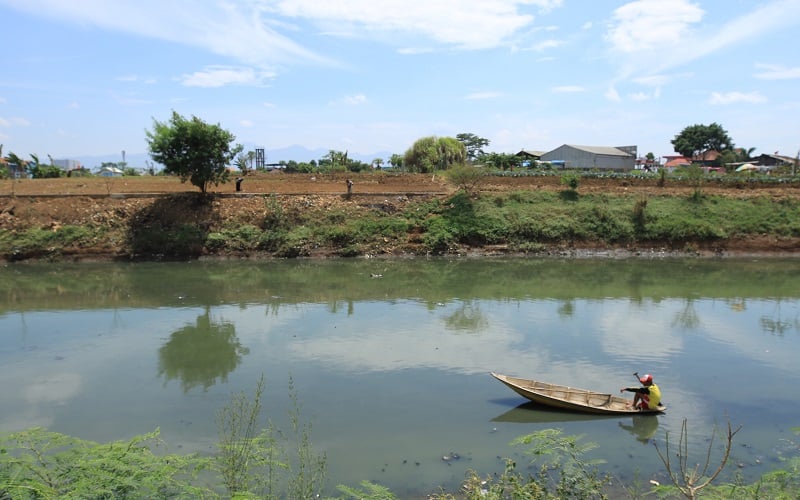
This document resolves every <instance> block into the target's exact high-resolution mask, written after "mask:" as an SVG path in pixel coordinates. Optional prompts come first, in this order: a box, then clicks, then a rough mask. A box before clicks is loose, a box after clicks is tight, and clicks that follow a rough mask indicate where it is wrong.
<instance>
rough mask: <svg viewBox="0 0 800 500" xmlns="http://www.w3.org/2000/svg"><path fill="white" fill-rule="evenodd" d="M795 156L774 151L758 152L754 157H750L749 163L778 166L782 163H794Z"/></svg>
mask: <svg viewBox="0 0 800 500" xmlns="http://www.w3.org/2000/svg"><path fill="white" fill-rule="evenodd" d="M794 162H795V158H792V157H791V156H783V155H779V154H778V152H777V151H776V152H775V154H771V155H770V154H766V153H764V154H760V155H758V156H756V157H755V158H751V159H750V163H754V164H756V165H762V166H765V167H780V166H783V165H794Z"/></svg>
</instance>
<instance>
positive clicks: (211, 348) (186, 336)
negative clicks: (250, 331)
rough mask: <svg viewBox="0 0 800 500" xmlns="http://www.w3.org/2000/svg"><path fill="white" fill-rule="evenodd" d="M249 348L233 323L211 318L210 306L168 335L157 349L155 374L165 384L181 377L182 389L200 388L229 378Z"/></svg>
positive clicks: (186, 390)
mask: <svg viewBox="0 0 800 500" xmlns="http://www.w3.org/2000/svg"><path fill="white" fill-rule="evenodd" d="M249 352H250V350H249V349H248V348H247V347H244V346H242V344H241V343H240V342H239V339H238V338H237V337H236V327H235V326H234V324H233V323H231V322H227V321H212V319H211V312H210V308H209V307H206V308H205V312H204V313H203V314H201V315H200V316H198V317H197V321H196V322H195V324H194V325H186V326H184V327H183V328H181V329H179V330H176V331H175V332H173V333H172V334H171V335H170V338H169V340H168V341H167V342H166V343H165V344H164V345H163V346H162V347H161V348H160V349H159V350H158V376H159V377H161V376H163V377H164V379H165V382H164V383H165V384H166V383H167V382H169V381H171V380H174V379H180V381H181V388H183V392H189V391H190V390H191V389H193V388H195V387H198V386H202V387H203V390H208V388H209V387H211V386H212V385H214V384H216V383H217V379H219V381H220V382H227V381H228V374H229V373H231V372H232V371H233V370H235V369H236V367H237V366H238V365H239V363H240V362H241V361H242V356H243V355H245V354H248V353H249Z"/></svg>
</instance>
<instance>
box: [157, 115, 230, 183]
mask: <svg viewBox="0 0 800 500" xmlns="http://www.w3.org/2000/svg"><path fill="white" fill-rule="evenodd" d="M234 140H236V137H235V136H234V135H233V134H231V133H230V132H228V131H227V130H225V129H223V128H222V127H221V126H220V125H219V124H217V125H209V124H208V123H206V122H204V121H203V120H201V119H200V118H198V117H196V116H192V118H191V119H188V120H187V119H186V118H184V117H182V116H181V115H179V114H178V113H176V112H175V111H173V112H172V118H170V120H169V122H159V121H157V120H155V119H154V120H153V130H150V131H147V144H148V146H149V148H150V156H151V157H152V158H153V160H154V161H156V162H158V163H161V164H162V165H164V172H166V173H168V174H176V175H178V176H180V178H181V181H182V182H186V181H187V180H189V181H190V182H191V183H192V185H194V186H197V187H198V188H200V191H201V192H203V193H206V192H207V191H208V187H209V185H210V184H211V183H213V184H214V185H219V184H220V183H224V182H227V181H228V169H227V166H228V164H230V163H231V161H233V159H234V158H236V155H237V154H239V152H240V151H241V150H242V146H241V145H236V146H231V143H232V142H233V141H234Z"/></svg>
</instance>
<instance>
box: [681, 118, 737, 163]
mask: <svg viewBox="0 0 800 500" xmlns="http://www.w3.org/2000/svg"><path fill="white" fill-rule="evenodd" d="M671 142H672V146H673V147H674V148H675V151H676V152H677V153H680V154H682V155H683V156H685V157H687V158H696V157H698V156H700V155H701V154H702V155H703V156H705V153H706V151H719V152H720V153H722V152H724V151H729V150H732V149H733V140H731V138H730V136H729V135H728V132H727V131H726V130H725V129H724V128H722V126H721V125H720V124H718V123H712V124H711V125H701V124H695V125H690V126H688V127H686V128H684V129H683V130H682V131H681V133H679V134H678V135H676V136H675V138H674V139H672V141H671ZM703 159H704V160H705V157H704V158H703Z"/></svg>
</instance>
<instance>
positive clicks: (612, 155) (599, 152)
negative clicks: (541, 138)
mask: <svg viewBox="0 0 800 500" xmlns="http://www.w3.org/2000/svg"><path fill="white" fill-rule="evenodd" d="M637 149H638V148H637V147H636V146H620V147H609V146H578V145H575V144H564V145H563V146H559V147H557V148H556V149H554V150H552V151H548V152H547V153H545V154H543V155H542V156H541V161H545V162H550V163H552V164H557V165H561V164H563V166H564V168H575V169H584V170H595V169H596V170H633V168H634V165H635V163H636V157H637Z"/></svg>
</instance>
